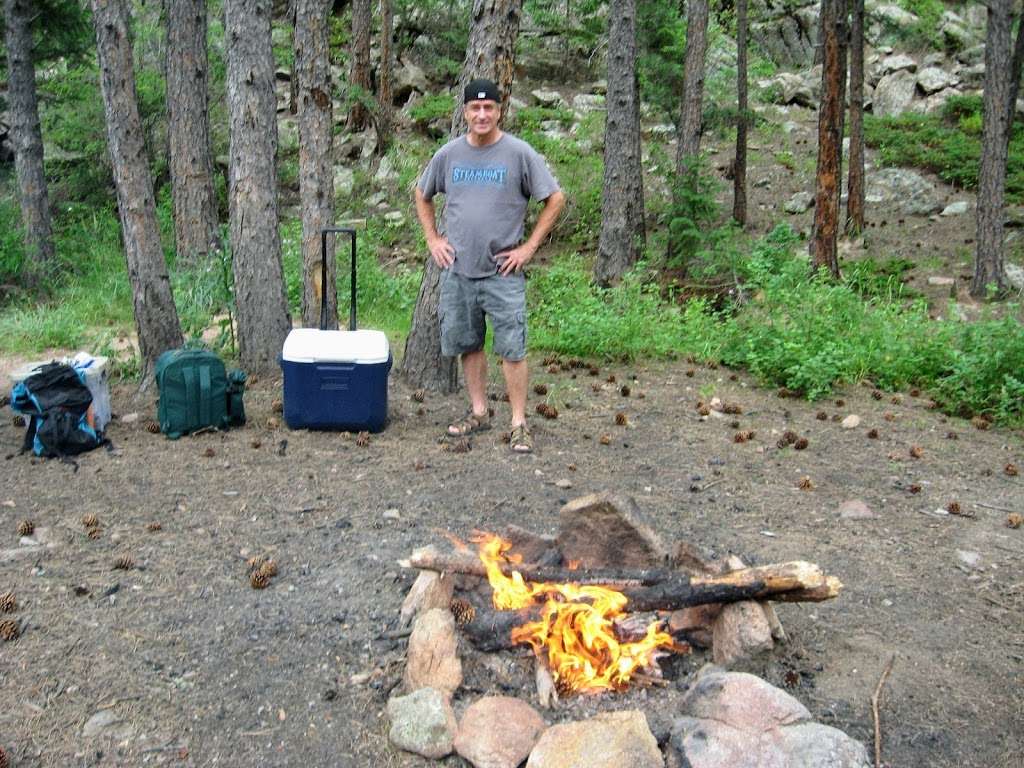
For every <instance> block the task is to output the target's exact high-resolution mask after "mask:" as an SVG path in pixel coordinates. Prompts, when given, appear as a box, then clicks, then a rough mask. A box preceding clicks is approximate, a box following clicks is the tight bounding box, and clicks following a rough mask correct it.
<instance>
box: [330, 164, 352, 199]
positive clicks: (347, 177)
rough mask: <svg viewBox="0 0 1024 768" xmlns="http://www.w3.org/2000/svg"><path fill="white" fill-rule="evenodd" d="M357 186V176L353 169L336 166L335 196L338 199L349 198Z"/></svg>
mask: <svg viewBox="0 0 1024 768" xmlns="http://www.w3.org/2000/svg"><path fill="white" fill-rule="evenodd" d="M355 184H356V174H355V171H353V170H352V169H351V168H349V167H348V166H345V165H336V166H334V196H335V197H338V198H345V197H349V196H350V195H351V194H352V189H353V188H354V187H355Z"/></svg>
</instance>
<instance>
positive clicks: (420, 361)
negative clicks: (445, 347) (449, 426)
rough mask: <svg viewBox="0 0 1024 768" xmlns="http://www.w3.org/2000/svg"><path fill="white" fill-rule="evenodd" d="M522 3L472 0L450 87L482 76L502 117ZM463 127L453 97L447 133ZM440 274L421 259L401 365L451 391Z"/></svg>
mask: <svg viewBox="0 0 1024 768" xmlns="http://www.w3.org/2000/svg"><path fill="white" fill-rule="evenodd" d="M522 8H523V4H522V0H474V2H473V16H472V22H471V26H470V32H469V45H468V46H467V48H466V58H465V60H464V61H463V63H462V73H461V75H460V76H459V83H458V87H457V89H456V91H455V94H456V99H457V100H458V101H459V102H461V99H462V92H463V89H464V88H465V87H466V85H467V84H468V83H469V81H470V80H472V79H473V78H475V77H487V78H490V79H491V80H493V81H494V82H495V83H496V84H497V86H498V92H499V93H500V94H501V108H502V117H504V115H505V112H506V111H507V110H508V101H509V96H510V95H511V93H512V78H513V76H514V74H515V47H516V39H517V38H518V36H519V19H520V17H521V15H522ZM499 124H500V123H499ZM465 130H466V126H465V119H464V118H463V116H462V104H461V103H458V104H457V105H456V107H455V111H454V114H453V115H452V129H451V137H452V138H455V137H456V136H460V135H461V134H463V133H464V132H465ZM441 274H442V273H441V270H440V269H439V268H438V266H437V265H436V264H434V260H433V259H431V258H428V259H426V265H425V266H424V268H423V280H422V281H421V282H420V291H419V295H418V296H417V298H416V308H415V309H414V310H413V316H412V327H411V328H410V330H409V336H408V337H407V338H406V341H405V356H404V358H403V360H402V369H401V370H402V376H403V377H404V378H405V380H406V381H407V382H409V384H410V385H411V386H414V387H422V388H424V389H430V390H433V391H436V392H442V393H445V394H450V393H452V392H455V391H456V390H457V389H458V388H459V375H458V374H459V371H458V360H457V359H456V358H454V357H444V356H443V355H442V354H441V326H440V323H439V321H438V316H437V303H438V299H439V298H440V296H441V290H440V282H441Z"/></svg>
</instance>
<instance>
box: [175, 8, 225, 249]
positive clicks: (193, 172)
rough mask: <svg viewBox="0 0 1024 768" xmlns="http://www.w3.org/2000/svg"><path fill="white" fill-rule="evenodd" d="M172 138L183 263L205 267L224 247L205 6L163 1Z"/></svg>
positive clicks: (178, 239) (177, 241)
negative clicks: (216, 190)
mask: <svg viewBox="0 0 1024 768" xmlns="http://www.w3.org/2000/svg"><path fill="white" fill-rule="evenodd" d="M164 16H165V18H166V20H167V61H166V67H165V69H166V77H167V99H166V101H167V136H168V144H169V151H168V165H169V166H170V173H171V193H172V195H173V198H174V242H175V247H176V249H177V253H178V260H179V262H181V263H184V264H192V263H196V262H202V261H204V260H205V259H206V257H207V255H208V254H209V253H210V252H211V251H216V250H217V248H218V246H219V236H218V231H217V198H216V196H215V194H214V191H213V159H212V157H211V152H210V123H209V110H208V94H207V72H208V69H209V67H208V66H207V58H206V0H164Z"/></svg>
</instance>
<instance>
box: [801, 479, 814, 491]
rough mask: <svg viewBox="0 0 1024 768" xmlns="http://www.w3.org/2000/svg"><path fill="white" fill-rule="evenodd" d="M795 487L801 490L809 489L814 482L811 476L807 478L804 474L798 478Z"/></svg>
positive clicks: (812, 486)
mask: <svg viewBox="0 0 1024 768" xmlns="http://www.w3.org/2000/svg"><path fill="white" fill-rule="evenodd" d="M797 487H798V488H799V489H800V490H801V491H810V490H812V489H813V488H814V483H813V482H811V478H809V477H808V476H807V475H804V476H803V477H801V478H800V482H799V484H798V485H797Z"/></svg>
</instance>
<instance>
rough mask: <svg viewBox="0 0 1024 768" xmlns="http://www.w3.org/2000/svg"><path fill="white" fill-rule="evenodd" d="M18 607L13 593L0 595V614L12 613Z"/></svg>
mask: <svg viewBox="0 0 1024 768" xmlns="http://www.w3.org/2000/svg"><path fill="white" fill-rule="evenodd" d="M17 607H18V600H17V598H16V597H15V596H14V593H13V592H4V593H3V594H0V613H13V612H14V610H15V609H16V608H17Z"/></svg>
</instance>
